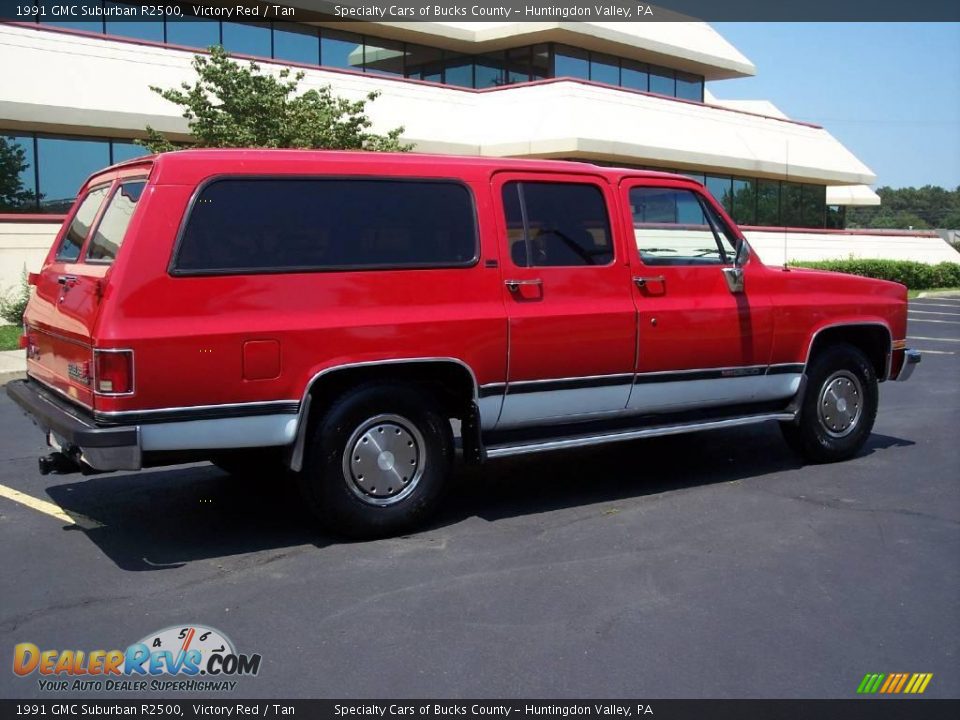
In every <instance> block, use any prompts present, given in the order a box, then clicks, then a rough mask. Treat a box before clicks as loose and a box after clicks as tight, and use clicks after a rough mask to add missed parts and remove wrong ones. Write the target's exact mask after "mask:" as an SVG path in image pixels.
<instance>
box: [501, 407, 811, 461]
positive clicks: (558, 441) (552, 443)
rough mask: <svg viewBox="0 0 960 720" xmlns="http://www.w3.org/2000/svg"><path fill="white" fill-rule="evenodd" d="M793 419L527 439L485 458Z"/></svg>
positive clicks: (756, 418)
mask: <svg viewBox="0 0 960 720" xmlns="http://www.w3.org/2000/svg"><path fill="white" fill-rule="evenodd" d="M795 417H796V414H795V413H793V412H786V411H780V412H765V413H757V414H754V415H741V416H739V417H726V418H716V419H712V420H696V421H689V422H679V423H677V422H675V423H670V424H666V425H648V426H645V427H642V428H632V429H630V428H627V429H622V430H615V431H612V432H607V433H600V432H596V431H595V430H594V431H593V432H588V433H583V434H579V435H567V436H564V437H550V438H542V439H529V440H525V441H521V442H517V441H513V442H505V443H502V444H499V445H496V444H494V445H488V446H487V457H488V458H502V457H511V456H513V455H527V454H529V453H537V452H548V451H551V450H568V449H571V448H580V447H589V446H592V445H605V444H606V443H613V442H621V441H623V440H638V439H640V438H650V437H661V436H663V435H681V434H683V433H689V432H695V431H697V430H719V429H720V428H730V427H739V426H741V425H753V424H755V423H761V422H766V421H767V420H777V421H779V422H787V421H791V420H793V419H794V418H795Z"/></svg>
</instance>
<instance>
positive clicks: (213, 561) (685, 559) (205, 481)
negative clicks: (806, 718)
mask: <svg viewBox="0 0 960 720" xmlns="http://www.w3.org/2000/svg"><path fill="white" fill-rule="evenodd" d="M938 313H942V314H938ZM909 335H910V338H911V339H910V341H909V344H910V346H911V347H916V348H919V349H922V350H924V351H925V356H924V359H923V362H922V363H921V365H920V366H919V368H918V369H917V372H916V373H915V374H914V376H913V378H911V380H910V381H909V382H907V383H884V384H883V385H882V386H881V405H880V412H879V415H878V419H877V423H876V427H875V430H874V434H873V436H872V437H871V439H870V441H869V443H868V444H867V446H866V448H865V449H864V451H863V452H862V453H861V454H860V456H858V457H857V458H855V459H853V460H851V461H848V462H845V463H841V464H836V465H825V466H813V465H809V466H803V465H801V464H800V462H799V461H798V460H797V459H796V458H795V457H794V456H793V455H791V454H790V452H789V451H788V450H787V448H786V445H785V444H784V443H783V441H782V440H781V438H780V433H779V431H778V428H777V427H776V426H775V425H772V424H770V425H762V426H757V427H753V428H745V429H739V430H730V431H718V432H713V433H699V434H695V435H688V436H677V437H669V438H661V439H655V440H647V441H638V442H631V443H627V444H622V445H617V446H610V447H605V448H598V449H594V450H590V451H576V452H574V451H570V452H564V453H555V454H551V455H541V456H531V457H527V458H523V459H517V460H513V461H501V462H493V463H490V464H489V465H487V466H486V467H483V468H480V469H469V468H461V469H460V470H459V471H458V473H457V479H456V483H455V485H454V487H452V488H451V490H450V493H449V495H448V498H447V502H446V504H445V506H444V508H443V510H442V512H441V513H440V515H439V517H437V518H436V520H435V521H434V522H433V523H432V524H431V525H430V526H429V527H428V528H427V529H425V530H423V531H422V532H418V533H415V534H412V535H410V536H408V537H402V538H396V539H389V540H381V541H376V542H363V543H345V542H341V541H338V540H336V539H334V538H330V537H327V536H325V535H324V534H322V533H321V532H319V531H317V530H315V529H314V528H313V526H312V525H311V523H310V520H309V518H307V516H306V515H305V513H304V511H303V510H302V507H301V504H300V503H299V502H298V500H297V497H296V494H295V492H294V490H293V488H291V487H290V486H289V484H288V483H286V482H284V481H282V480H280V479H276V478H274V479H265V480H264V481H263V482H260V483H253V484H251V483H246V482H244V481H242V480H237V479H234V478H231V477H229V476H227V475H225V474H224V473H222V472H220V471H219V470H217V469H215V468H214V467H212V466H209V465H197V466H190V467H183V468H174V469H169V468H168V469H158V470H153V471H148V472H142V473H115V474H109V475H98V476H91V477H86V478H85V477H82V476H79V475H68V476H53V475H51V476H47V477H42V476H40V475H39V474H38V473H37V469H36V458H37V456H38V455H40V454H43V453H45V448H44V445H43V438H42V435H41V432H40V431H39V430H38V429H37V428H36V427H34V426H33V425H32V424H31V423H30V422H29V421H28V420H27V419H26V418H25V417H24V416H22V415H21V414H20V412H19V411H18V410H17V409H16V407H15V406H13V404H12V403H11V402H10V401H9V400H8V399H7V398H6V396H5V395H4V396H3V397H0V423H2V428H3V432H2V433H0V458H2V459H3V463H2V467H0V485H3V486H6V487H7V488H12V489H14V490H16V491H19V492H21V493H24V494H26V495H28V496H30V497H32V498H36V499H39V500H43V501H46V502H49V503H53V504H55V505H56V506H59V508H61V509H62V510H63V511H64V512H66V513H67V515H70V516H71V517H73V518H75V519H76V520H77V522H76V523H69V524H68V523H65V522H64V521H62V520H58V519H56V518H54V517H51V516H50V515H48V514H45V513H41V512H38V511H37V510H35V509H33V508H32V507H29V506H27V505H24V504H22V503H21V502H19V501H15V500H10V499H8V498H6V497H0V543H2V550H0V577H2V578H3V582H2V586H3V592H2V601H0V638H2V643H0V667H2V668H3V669H0V697H3V698H29V697H46V698H49V699H56V697H57V695H55V694H54V695H51V694H50V693H44V692H42V691H41V690H40V689H39V687H38V683H37V675H36V674H34V675H32V676H29V677H27V678H21V677H17V676H15V675H14V674H13V673H12V672H11V671H10V667H11V665H10V662H11V658H12V653H13V646H14V644H15V643H21V642H31V643H34V644H36V645H38V646H39V647H40V648H41V649H66V648H70V649H84V650H93V649H110V648H120V649H123V648H126V647H127V646H128V645H129V644H131V643H133V642H136V641H137V640H139V639H140V638H142V637H144V636H147V635H148V634H150V633H152V632H155V631H157V630H160V629H161V628H165V627H168V626H172V625H189V624H194V623H200V624H204V625H208V626H211V627H214V628H217V629H219V630H221V631H223V632H224V633H225V634H226V635H228V636H229V637H230V638H231V639H232V640H233V642H234V644H235V646H236V647H237V649H238V650H239V651H240V652H244V653H260V654H261V655H262V658H263V663H262V666H261V669H260V672H259V675H257V676H256V677H247V678H243V679H241V680H240V684H239V687H238V689H237V690H236V691H235V692H234V693H232V694H227V695H224V694H208V695H207V696H208V697H230V696H231V695H232V696H233V697H248V698H257V697H259V698H266V697H274V698H292V697H321V698H323V697H337V698H368V697H369V698H393V697H398V698H399V697H426V698H440V697H444V698H453V697H491V698H494V697H510V698H534V697H537V698H578V697H580V698H588V697H589V698H596V697H634V698H670V697H697V698H700V697H702V698H731V697H763V698H795V697H831V698H852V697H856V688H857V686H858V684H859V683H860V681H861V679H862V678H863V677H864V675H865V674H866V673H870V672H877V673H893V672H908V673H914V672H917V673H919V672H925V673H933V679H932V681H931V682H930V684H929V686H928V688H927V690H926V692H925V696H926V697H940V698H942V697H954V698H956V697H960V662H958V657H960V562H958V558H960V441H958V429H960V300H946V299H929V300H920V301H917V302H913V303H911V313H910V330H909ZM3 658H6V659H3ZM105 695H106V696H113V697H122V695H121V694H119V693H100V694H98V693H89V694H87V695H86V696H87V697H103V696H105ZM176 695H177V694H168V696H176ZM200 695H202V693H200V694H189V693H188V694H183V695H178V696H180V697H194V696H200ZM69 696H71V697H83V696H84V693H69ZM157 697H159V696H157Z"/></svg>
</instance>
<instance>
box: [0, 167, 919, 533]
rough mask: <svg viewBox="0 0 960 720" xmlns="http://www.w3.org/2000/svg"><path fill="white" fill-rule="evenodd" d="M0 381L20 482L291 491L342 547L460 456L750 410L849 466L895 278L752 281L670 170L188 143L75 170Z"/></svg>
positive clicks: (748, 264) (894, 303)
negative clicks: (73, 478) (198, 469)
mask: <svg viewBox="0 0 960 720" xmlns="http://www.w3.org/2000/svg"><path fill="white" fill-rule="evenodd" d="M30 280H31V282H32V284H33V285H35V286H36V291H35V292H34V293H33V297H32V298H31V300H30V303H29V306H28V308H27V312H26V317H25V323H24V340H23V343H24V345H25V347H26V352H27V368H28V379H27V380H25V381H20V382H15V383H10V384H9V385H8V392H9V394H10V395H11V396H12V397H13V399H14V400H16V402H17V403H19V404H20V405H21V406H22V407H23V408H24V409H25V410H26V411H27V412H28V413H30V414H31V415H32V416H33V418H34V420H35V421H36V422H37V424H38V425H39V426H40V427H41V428H43V429H44V430H45V431H46V432H47V439H48V442H49V444H50V445H51V446H52V447H53V448H54V450H55V452H53V453H52V454H51V455H49V456H47V457H45V458H42V459H41V461H40V463H41V464H40V469H41V471H42V472H49V471H56V472H70V471H74V470H81V471H84V472H96V471H110V470H138V469H140V468H143V467H149V466H156V465H169V464H174V463H182V462H190V461H197V460H211V461H213V462H214V463H216V464H218V465H220V466H221V467H223V468H224V469H228V470H230V469H240V470H243V469H246V470H250V469H252V468H260V469H261V470H262V471H263V472H265V473H271V474H276V473H279V472H281V471H282V470H283V469H284V468H288V469H291V470H293V471H294V472H295V474H296V477H297V478H298V479H299V483H300V485H301V488H302V490H303V493H304V495H305V497H306V498H307V500H308V502H309V504H310V506H311V507H312V508H313V509H314V510H315V512H316V513H317V514H318V515H319V516H320V517H321V518H322V519H323V520H324V521H326V522H327V523H328V524H330V525H332V526H333V527H335V528H337V529H339V530H340V531H342V532H345V533H347V534H353V535H377V534H385V533H392V532H397V531H399V530H402V529H406V528H408V527H410V526H412V525H414V524H415V523H416V522H417V521H419V520H421V519H422V518H423V517H424V516H425V515H426V514H427V513H428V512H429V511H430V510H431V509H432V508H433V507H434V506H435V505H436V504H437V500H438V498H439V496H440V493H441V490H442V489H443V486H444V483H445V481H446V479H447V478H448V476H449V475H450V472H451V465H452V460H453V457H454V434H453V431H452V430H453V426H452V423H451V420H453V419H457V420H459V421H460V423H459V426H460V436H461V438H462V448H463V454H464V458H465V460H466V461H467V462H472V463H477V462H482V461H484V460H485V459H487V458H498V457H504V456H508V455H517V454H520V453H530V452H537V451H542V450H559V449H562V448H577V447H581V446H586V445H593V444H599V443H607V442H612V441H616V440H628V439H633V438H642V437H650V436H655V435H665V434H672V433H681V432H687V431H694V430H704V429H710V428H720V427H731V426H736V425H745V424H748V423H756V422H762V421H767V420H775V421H779V422H780V424H781V427H782V428H783V431H784V435H785V436H786V438H787V440H788V442H789V444H790V445H791V446H793V447H794V448H795V449H796V450H798V451H800V452H801V453H802V454H803V455H804V456H805V457H807V458H808V459H809V460H812V461H815V462H829V461H834V460H843V459H845V458H849V457H851V456H852V455H854V454H855V453H856V452H857V451H858V450H859V449H860V447H861V446H862V445H863V443H864V441H865V440H866V438H867V436H868V435H869V434H870V431H871V428H872V426H873V422H874V418H875V416H876V412H877V399H878V392H877V383H878V382H880V381H883V380H888V379H889V380H892V379H900V380H904V379H906V378H907V376H908V375H909V374H910V372H911V371H912V369H913V367H914V366H915V363H917V362H918V361H919V360H920V355H919V353H917V352H914V351H911V350H907V349H906V341H905V337H906V299H907V298H906V290H905V288H904V287H903V286H901V285H898V284H895V283H890V282H882V281H876V280H868V279H864V278H859V277H852V276H846V275H839V274H830V273H823V272H812V271H806V270H787V269H785V268H772V267H767V266H765V265H764V264H763V263H762V262H760V260H759V259H758V258H757V257H756V256H755V255H754V254H753V252H752V251H751V249H750V248H749V246H748V245H747V243H746V242H745V241H744V239H743V236H742V235H741V233H740V232H739V230H738V229H737V227H736V225H734V223H733V222H731V220H730V218H729V217H727V215H726V213H724V211H723V210H722V209H721V208H720V207H719V206H718V205H717V204H716V202H715V201H714V200H713V199H712V198H710V197H709V195H707V194H706V193H705V191H704V189H703V187H702V186H701V185H699V184H698V183H696V182H694V181H693V180H690V179H687V178H684V177H680V176H676V175H669V174H665V173H653V172H640V171H635V170H624V169H610V168H600V167H593V166H590V165H581V164H576V163H568V162H548V161H543V162H541V161H511V160H491V159H481V158H457V157H441V156H423V155H407V154H381V153H349V152H309V151H292V150H187V151H181V152H174V153H169V154H164V155H160V156H156V157H147V158H142V159H138V160H135V161H131V162H126V163H123V164H120V165H116V166H114V167H112V168H109V169H107V170H104V171H103V172H101V173H98V174H96V175H94V176H93V177H92V178H91V179H90V180H89V181H88V182H87V183H86V185H85V186H84V188H83V189H82V191H81V193H80V195H79V197H78V199H77V202H76V203H75V205H74V209H73V211H72V213H71V215H70V217H69V218H68V220H67V221H66V223H65V224H64V228H63V230H62V231H61V233H60V236H59V237H58V238H57V240H56V242H55V244H54V247H53V248H52V249H51V251H50V255H49V257H48V258H47V260H46V262H45V264H44V266H43V269H42V271H41V272H40V273H38V274H36V275H33V276H31V278H30Z"/></svg>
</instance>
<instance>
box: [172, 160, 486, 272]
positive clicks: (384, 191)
mask: <svg viewBox="0 0 960 720" xmlns="http://www.w3.org/2000/svg"><path fill="white" fill-rule="evenodd" d="M476 258H477V230H476V220H475V213H474V208H473V199H472V196H471V194H470V191H469V190H468V189H467V188H466V187H464V186H463V185H461V184H459V183H456V182H453V181H440V180H437V181H433V180H423V181H408V180H370V179H224V180H217V181H214V182H212V183H210V184H209V185H207V186H206V187H205V188H203V190H202V191H201V192H200V194H199V196H198V197H197V198H196V200H195V202H194V204H193V208H192V210H191V211H190V216H189V218H188V220H187V222H186V226H185V228H184V230H183V233H182V236H181V239H180V243H179V246H178V249H177V253H176V257H175V259H174V263H173V272H175V273H179V274H190V273H257V272H284V271H286V272H297V271H306V270H335V269H343V270H349V269H364V268H367V269H371V268H394V267H396V268H403V267H457V266H466V265H471V264H473V263H474V262H476Z"/></svg>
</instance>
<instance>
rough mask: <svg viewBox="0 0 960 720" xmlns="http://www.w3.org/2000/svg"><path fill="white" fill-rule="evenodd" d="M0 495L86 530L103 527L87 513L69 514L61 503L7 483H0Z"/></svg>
mask: <svg viewBox="0 0 960 720" xmlns="http://www.w3.org/2000/svg"><path fill="white" fill-rule="evenodd" d="M0 497H5V498H7V500H13V501H14V502H16V503H20V504H21V505H23V506H25V507H28V508H30V509H31V510H36V511H37V512H41V513H43V514H44V515H49V516H50V517H55V518H56V519H57V520H60V521H61V522H65V523H67V524H68V525H77V526H78V527H81V528H83V529H85V530H92V529H94V528H98V527H103V525H101V524H100V523H98V522H97V521H96V520H92V519H90V518H88V517H87V516H86V515H81V514H80V513H71V514H69V515H68V514H67V513H66V512H64V510H63V508H61V507H60V506H59V505H56V504H54V503H52V502H48V501H46V500H40V499H39V498H35V497H33V496H32V495H27V494H26V493H22V492H20V491H19V490H14V489H13V488H11V487H7V486H6V485H0Z"/></svg>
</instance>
